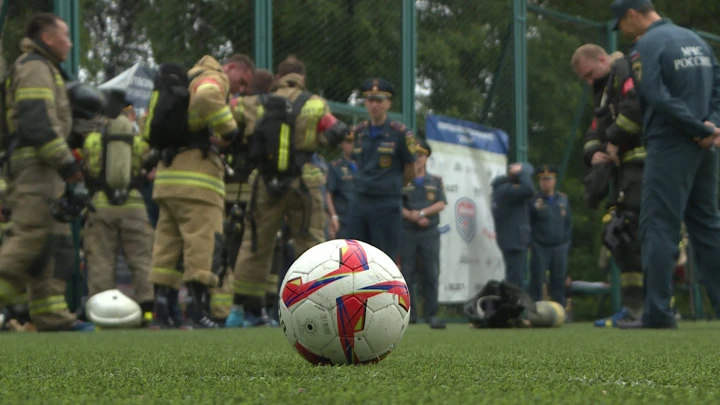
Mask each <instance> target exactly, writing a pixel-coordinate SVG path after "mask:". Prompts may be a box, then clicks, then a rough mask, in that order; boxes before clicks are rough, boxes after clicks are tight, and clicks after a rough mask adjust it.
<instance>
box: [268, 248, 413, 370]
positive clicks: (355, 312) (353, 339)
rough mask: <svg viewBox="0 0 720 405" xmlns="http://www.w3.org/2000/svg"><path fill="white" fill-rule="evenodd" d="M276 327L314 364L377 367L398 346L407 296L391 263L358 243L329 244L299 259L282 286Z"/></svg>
mask: <svg viewBox="0 0 720 405" xmlns="http://www.w3.org/2000/svg"><path fill="white" fill-rule="evenodd" d="M279 301H280V302H279V308H280V327H281V328H282V330H283V332H284V333H285V336H286V337H287V339H288V342H290V345H292V347H293V348H295V350H296V351H297V352H298V353H299V354H300V355H301V356H302V357H303V358H305V360H307V361H309V362H310V363H312V364H323V365H337V364H365V363H375V362H378V361H380V360H382V359H384V358H385V357H387V356H388V355H389V354H390V352H391V351H392V350H393V349H394V348H395V347H396V346H397V345H398V343H399V342H400V340H401V339H402V337H403V335H404V334H405V330H406V329H407V326H408V322H409V320H410V295H409V293H408V288H407V284H406V283H405V279H404V278H403V276H402V273H400V270H399V269H398V268H397V266H396V265H395V263H393V261H392V259H390V257H388V256H387V255H386V254H385V253H383V252H382V251H381V250H380V249H378V248H376V247H374V246H371V245H368V244H367V243H364V242H360V241H356V240H341V239H338V240H331V241H328V242H324V243H321V244H319V245H316V246H314V247H312V248H310V249H308V250H307V251H306V252H305V253H303V254H302V256H300V257H299V258H298V259H297V260H296V261H295V263H293V265H292V266H291V267H290V269H289V270H288V272H287V274H286V275H285V279H284V280H283V283H282V286H281V287H280V300H279Z"/></svg>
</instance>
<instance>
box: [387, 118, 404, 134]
mask: <svg viewBox="0 0 720 405" xmlns="http://www.w3.org/2000/svg"><path fill="white" fill-rule="evenodd" d="M390 128H392V129H394V130H396V131H398V132H402V133H405V132H407V131H408V127H407V126H405V124H403V123H402V122H400V121H390Z"/></svg>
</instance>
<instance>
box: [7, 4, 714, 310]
mask: <svg viewBox="0 0 720 405" xmlns="http://www.w3.org/2000/svg"><path fill="white" fill-rule="evenodd" d="M401 1H402V95H401V97H402V106H403V108H402V113H400V114H397V113H391V114H390V116H391V118H393V119H398V120H401V121H403V122H404V123H405V124H406V125H407V126H408V127H410V128H412V129H417V118H416V114H415V97H416V95H415V71H416V66H417V12H416V4H415V0H401ZM254 6H255V16H254V17H255V27H254V38H255V39H254V41H255V54H254V57H255V62H256V64H257V66H258V67H259V68H266V69H272V65H273V60H272V54H273V52H272V51H273V49H272V45H273V33H272V8H273V2H272V0H254ZM4 8H6V7H4ZM54 11H55V14H57V15H59V16H60V17H62V18H63V19H64V20H65V21H66V22H67V23H68V26H69V28H70V35H71V40H72V41H73V43H74V44H75V45H76V46H74V47H73V49H72V52H71V54H70V56H69V57H68V60H67V61H65V62H64V66H63V67H64V68H65V70H66V71H67V72H68V73H69V74H70V75H71V76H74V77H77V76H78V73H79V70H80V46H79V44H80V24H81V21H80V4H79V0H55V1H54ZM528 12H532V13H535V14H537V15H544V16H548V17H552V18H555V19H559V20H565V21H568V22H573V23H577V24H581V25H586V26H589V27H593V28H596V29H598V30H602V31H605V32H606V38H607V39H606V43H605V44H604V45H605V47H606V50H607V51H608V52H609V53H611V52H614V51H616V50H617V33H616V32H615V31H613V30H612V26H611V23H610V22H609V21H593V20H589V19H586V18H582V17H576V16H572V15H569V14H565V13H561V12H558V11H554V10H551V9H547V8H544V7H540V6H537V5H535V4H529V2H528V0H513V14H514V15H513V26H512V39H513V53H514V61H513V62H514V67H513V73H514V109H515V112H514V125H515V140H516V141H515V150H514V155H515V160H516V161H519V162H526V161H527V155H528V149H529V146H530V145H529V143H528V83H527V77H528V71H527V61H528V58H527V54H528V49H527V35H526V33H527V19H528ZM696 32H697V33H698V34H699V35H700V36H701V37H702V38H703V39H705V40H706V41H708V42H710V43H715V44H717V45H719V46H720V35H715V34H711V33H708V32H703V31H696ZM589 91H590V89H589V87H588V86H584V89H583V92H584V94H583V97H582V98H581V100H583V101H584V100H586V99H587V95H588V94H589ZM329 104H330V106H331V108H332V109H333V111H336V112H338V113H340V114H343V115H348V116H350V117H352V118H353V119H354V120H355V121H357V120H358V119H361V118H364V117H367V112H366V111H365V109H364V108H362V107H358V106H353V105H349V104H345V103H338V102H330V103H329ZM586 104H587V103H584V102H581V103H580V104H579V105H578V106H577V108H576V111H575V114H574V117H573V126H572V130H571V132H570V134H568V137H569V139H568V142H567V145H566V148H565V151H564V154H563V161H562V165H561V168H560V174H559V177H560V178H559V179H558V180H559V183H560V182H562V179H563V177H564V173H565V169H566V168H567V165H568V162H569V160H570V158H571V154H572V151H573V148H574V147H575V141H576V139H577V138H578V137H580V133H579V130H580V124H581V121H582V117H583V115H584V114H585V109H586V107H587V106H586ZM79 225H80V224H79V223H73V236H74V239H75V242H76V246H79V242H80V232H79V229H80V226H79ZM78 259H79V256H78ZM76 274H77V277H79V272H76ZM73 281H74V280H73ZM73 284H75V283H71V286H72V285H73ZM611 284H612V285H613V287H612V294H611V296H612V306H613V308H614V309H619V308H620V274H619V271H618V270H617V266H614V265H612V271H611ZM79 288H80V287H79V283H77V284H76V285H75V286H73V287H71V288H69V290H68V300H69V303H70V306H71V308H76V307H77V306H78V305H79V302H78V299H79V298H78V297H79V296H80V294H78V293H77V291H78V290H77V289H79ZM691 288H692V289H693V290H694V291H695V294H694V301H696V303H695V304H696V305H698V303H699V305H700V308H702V301H701V300H702V297H701V294H699V293H698V292H699V287H697V285H696V284H695V285H694V286H692V287H691ZM71 291H73V292H71Z"/></svg>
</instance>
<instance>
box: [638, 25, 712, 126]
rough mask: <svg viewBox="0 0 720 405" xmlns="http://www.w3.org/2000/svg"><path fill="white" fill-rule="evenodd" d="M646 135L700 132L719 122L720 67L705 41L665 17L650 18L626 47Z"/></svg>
mask: <svg viewBox="0 0 720 405" xmlns="http://www.w3.org/2000/svg"><path fill="white" fill-rule="evenodd" d="M630 64H631V67H632V69H633V76H634V79H635V88H636V89H637V90H638V94H639V95H640V97H641V102H642V106H643V111H644V117H643V121H644V122H643V124H644V129H645V136H646V137H647V138H651V137H657V136H660V137H666V136H676V134H678V133H681V134H683V135H685V136H687V137H689V138H704V137H706V136H709V135H711V134H712V132H713V131H712V129H710V128H708V127H707V126H705V125H704V124H703V122H704V121H705V120H709V121H712V122H714V123H715V124H716V125H719V126H720V67H718V63H717V60H716V58H715V55H714V54H713V51H712V49H711V48H710V46H708V44H707V43H706V42H705V41H704V40H703V39H702V38H700V37H699V36H698V35H697V34H695V33H694V32H692V31H691V30H688V29H685V28H682V27H678V26H677V25H675V24H673V23H672V22H670V21H669V20H667V19H664V20H660V21H657V22H655V23H653V24H652V25H651V26H650V28H649V29H648V30H647V32H646V33H645V34H644V35H643V36H642V37H640V39H638V40H637V42H636V43H635V45H634V46H633V48H632V51H631V52H630Z"/></svg>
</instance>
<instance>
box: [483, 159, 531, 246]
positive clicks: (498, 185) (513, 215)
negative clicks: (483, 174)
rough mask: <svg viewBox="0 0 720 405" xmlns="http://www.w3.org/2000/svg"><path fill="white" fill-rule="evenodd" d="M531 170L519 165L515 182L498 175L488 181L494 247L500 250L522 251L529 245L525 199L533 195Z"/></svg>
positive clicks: (528, 225)
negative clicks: (495, 244) (490, 189)
mask: <svg viewBox="0 0 720 405" xmlns="http://www.w3.org/2000/svg"><path fill="white" fill-rule="evenodd" d="M532 173H533V167H532V166H531V165H529V164H523V168H522V171H521V172H520V173H519V174H518V176H517V178H516V179H513V178H512V177H510V176H499V177H497V178H495V179H494V180H493V182H492V213H493V219H494V220H495V234H496V235H497V244H498V246H499V247H500V249H501V250H503V251H512V250H523V249H527V248H528V246H529V245H530V210H529V207H528V200H530V197H532V196H533V195H534V194H535V185H534V184H533V181H532V178H531V176H532Z"/></svg>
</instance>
